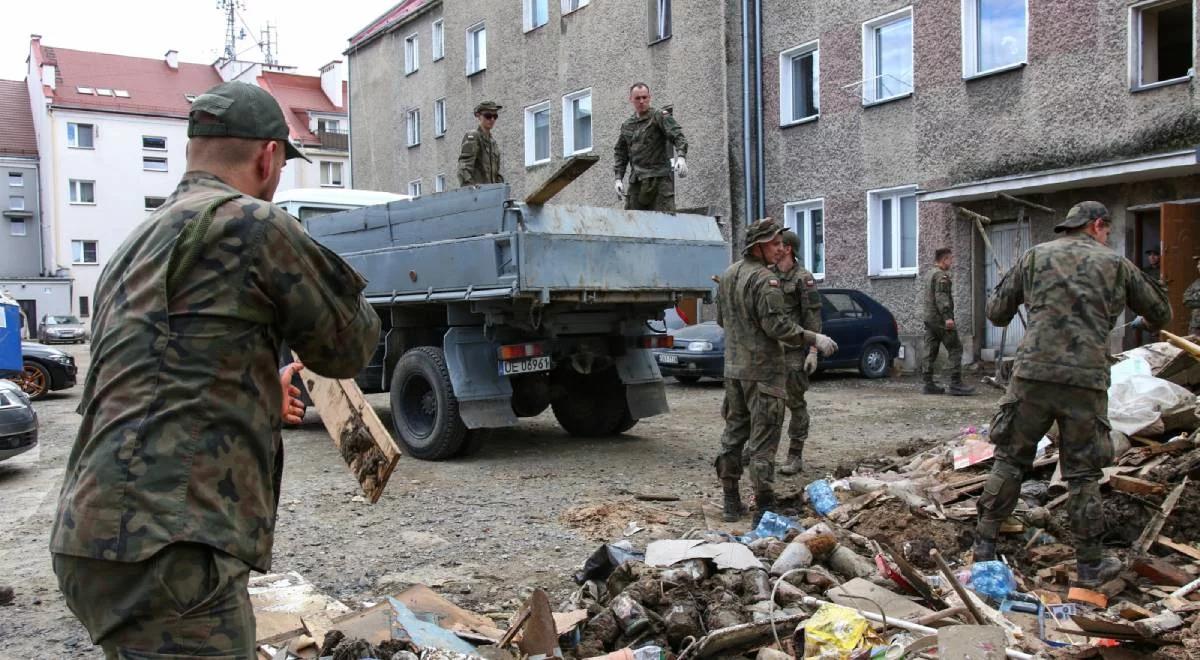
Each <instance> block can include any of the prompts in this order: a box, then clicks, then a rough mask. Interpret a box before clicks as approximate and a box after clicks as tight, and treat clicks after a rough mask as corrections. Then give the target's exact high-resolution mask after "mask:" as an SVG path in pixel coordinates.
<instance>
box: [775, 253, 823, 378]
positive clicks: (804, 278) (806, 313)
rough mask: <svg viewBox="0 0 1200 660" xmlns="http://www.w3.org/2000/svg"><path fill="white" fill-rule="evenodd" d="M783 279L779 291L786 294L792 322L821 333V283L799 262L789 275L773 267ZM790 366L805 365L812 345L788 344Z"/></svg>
mask: <svg viewBox="0 0 1200 660" xmlns="http://www.w3.org/2000/svg"><path fill="white" fill-rule="evenodd" d="M772 270H773V271H774V272H775V273H776V276H777V277H778V278H779V288H780V289H781V290H782V291H783V299H784V302H785V304H786V305H787V308H788V317H789V318H791V320H792V322H793V323H795V324H797V325H799V326H800V327H802V328H804V329H805V330H812V331H813V332H820V331H821V293H820V292H819V291H817V281H816V280H815V279H814V278H813V274H812V273H810V272H808V270H807V269H805V268H804V266H801V265H800V264H799V262H797V263H796V265H795V266H794V267H793V268H792V269H791V270H789V271H787V272H786V273H783V272H780V271H779V268H778V267H774V268H772ZM783 348H784V353H785V354H786V355H787V359H788V363H789V365H788V366H791V367H797V366H801V367H802V366H804V357H805V355H806V354H807V353H808V351H809V348H811V344H809V343H808V342H805V345H804V346H790V345H786V344H785V345H784V347H783Z"/></svg>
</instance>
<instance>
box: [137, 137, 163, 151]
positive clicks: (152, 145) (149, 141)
mask: <svg viewBox="0 0 1200 660" xmlns="http://www.w3.org/2000/svg"><path fill="white" fill-rule="evenodd" d="M142 148H143V149H154V150H156V151H166V150H167V138H165V137H155V136H153V135H143V136H142Z"/></svg>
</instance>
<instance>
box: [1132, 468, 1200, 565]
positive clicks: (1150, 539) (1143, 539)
mask: <svg viewBox="0 0 1200 660" xmlns="http://www.w3.org/2000/svg"><path fill="white" fill-rule="evenodd" d="M1187 483H1188V479H1187V477H1184V478H1183V481H1182V482H1181V483H1180V484H1179V485H1178V486H1176V487H1175V490H1172V491H1171V494H1170V495H1167V499H1165V500H1163V504H1162V509H1160V510H1158V511H1155V512H1154V517H1153V518H1151V519H1150V522H1149V523H1147V524H1146V529H1144V530H1142V535H1141V536H1140V537H1138V540H1137V543H1135V544H1134V545H1133V551H1134V553H1136V554H1139V555H1144V554H1146V551H1147V550H1149V549H1150V546H1151V545H1153V544H1154V540H1155V539H1157V538H1158V533H1159V532H1161V531H1162V528H1163V525H1164V524H1166V522H1167V518H1169V517H1170V516H1171V512H1172V511H1174V510H1175V505H1176V504H1178V503H1179V498H1180V496H1182V495H1183V489H1184V488H1186V487H1187Z"/></svg>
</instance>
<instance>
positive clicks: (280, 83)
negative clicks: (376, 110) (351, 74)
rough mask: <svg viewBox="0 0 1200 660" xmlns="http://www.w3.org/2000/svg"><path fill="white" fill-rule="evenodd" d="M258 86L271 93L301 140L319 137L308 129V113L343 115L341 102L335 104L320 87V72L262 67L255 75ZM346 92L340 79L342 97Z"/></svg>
mask: <svg viewBox="0 0 1200 660" xmlns="http://www.w3.org/2000/svg"><path fill="white" fill-rule="evenodd" d="M258 83H259V86H260V87H262V88H263V89H265V90H267V91H268V92H270V93H271V96H273V97H275V101H276V102H278V103H279V107H280V108H282V109H283V116H284V118H285V119H287V122H288V128H289V129H290V130H291V134H292V139H293V140H296V141H297V142H299V143H300V144H320V143H321V140H320V139H319V138H318V137H317V136H316V134H314V133H313V132H312V131H310V130H308V113H309V112H319V113H323V114H331V115H345V114H346V110H345V108H344V107H342V106H337V105H334V104H333V102H332V101H330V100H329V97H328V96H325V92H324V91H322V90H321V78H320V77H319V76H302V75H298V74H295V73H279V72H276V71H264V72H263V74H262V75H261V76H259V78H258ZM346 94H347V90H346V83H345V81H343V82H342V98H343V99H345V98H346Z"/></svg>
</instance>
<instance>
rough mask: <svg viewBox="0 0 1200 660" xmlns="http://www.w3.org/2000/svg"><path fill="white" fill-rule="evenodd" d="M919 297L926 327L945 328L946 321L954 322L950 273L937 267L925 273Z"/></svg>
mask: <svg viewBox="0 0 1200 660" xmlns="http://www.w3.org/2000/svg"><path fill="white" fill-rule="evenodd" d="M921 297H922V300H921V301H920V302H921V304H922V308H923V310H924V314H925V316H924V319H925V324H926V325H931V326H934V327H936V328H945V327H946V321H953V320H954V290H953V282H952V278H951V277H950V271H946V270H942V269H941V268H938V267H937V266H934V267H933V268H930V269H929V270H927V271H925V275H924V276H922V277H921Z"/></svg>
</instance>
